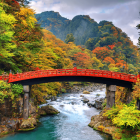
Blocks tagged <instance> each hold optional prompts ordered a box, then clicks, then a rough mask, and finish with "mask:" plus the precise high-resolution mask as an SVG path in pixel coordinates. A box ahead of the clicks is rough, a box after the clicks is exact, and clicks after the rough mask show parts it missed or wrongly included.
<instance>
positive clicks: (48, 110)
mask: <svg viewBox="0 0 140 140" xmlns="http://www.w3.org/2000/svg"><path fill="white" fill-rule="evenodd" d="M58 113H60V112H59V111H58V110H57V109H55V108H54V107H53V106H50V105H46V106H42V107H41V108H39V109H38V114H39V115H41V116H44V115H54V114H58Z"/></svg>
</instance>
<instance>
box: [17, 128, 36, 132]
mask: <svg viewBox="0 0 140 140" xmlns="http://www.w3.org/2000/svg"><path fill="white" fill-rule="evenodd" d="M34 129H35V127H33V128H24V129H23V128H22V129H18V131H20V132H23V131H31V130H34Z"/></svg>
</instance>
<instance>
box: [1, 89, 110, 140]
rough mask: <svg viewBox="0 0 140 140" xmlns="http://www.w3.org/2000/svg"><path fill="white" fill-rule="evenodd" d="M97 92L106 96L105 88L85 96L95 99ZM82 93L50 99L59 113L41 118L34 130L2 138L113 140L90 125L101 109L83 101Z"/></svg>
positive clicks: (24, 139) (19, 139) (14, 139)
mask: <svg viewBox="0 0 140 140" xmlns="http://www.w3.org/2000/svg"><path fill="white" fill-rule="evenodd" d="M97 93H98V94H100V96H102V97H104V96H105V90H103V91H99V90H98V91H95V92H92V93H91V94H90V95H84V96H85V97H86V98H88V99H89V100H94V99H95V97H96V94H97ZM80 95H81V94H76V93H75V94H71V93H70V94H68V93H65V94H62V96H61V97H58V99H57V101H52V102H51V101H48V102H49V104H51V105H53V106H54V107H55V108H56V109H58V110H59V111H60V113H59V114H57V115H54V116H46V117H42V118H40V119H39V121H40V122H41V123H40V124H39V126H38V127H37V128H36V129H35V130H33V131H29V132H20V133H16V134H13V135H9V136H7V137H4V138H1V139H0V140H112V139H111V138H110V136H108V135H106V134H103V133H99V132H98V131H95V130H93V129H92V128H90V127H89V126H88V124H89V122H90V119H91V116H93V115H97V114H99V112H100V111H99V110H97V109H95V108H93V107H92V108H89V107H88V106H87V104H84V103H83V102H82V101H81V98H82V97H80Z"/></svg>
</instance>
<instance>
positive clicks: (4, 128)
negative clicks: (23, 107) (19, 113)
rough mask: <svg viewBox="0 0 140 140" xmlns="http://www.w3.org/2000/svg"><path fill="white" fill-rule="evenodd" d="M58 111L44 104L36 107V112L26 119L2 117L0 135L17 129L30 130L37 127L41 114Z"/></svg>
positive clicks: (54, 113) (52, 113)
mask: <svg viewBox="0 0 140 140" xmlns="http://www.w3.org/2000/svg"><path fill="white" fill-rule="evenodd" d="M34 107H35V106H34ZM30 113H31V110H30ZM58 113H60V112H59V111H58V110H56V109H55V108H54V107H52V106H50V105H46V106H43V107H41V108H38V109H36V113H35V114H34V115H32V116H31V115H30V116H29V118H28V119H27V120H25V119H23V118H9V117H3V118H2V121H1V125H0V137H3V136H6V135H8V134H11V133H16V132H19V131H31V130H33V129H35V128H36V127H37V124H38V122H39V121H38V119H39V118H40V117H41V116H46V115H56V114H58Z"/></svg>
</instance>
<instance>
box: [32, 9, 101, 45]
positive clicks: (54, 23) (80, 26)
mask: <svg viewBox="0 0 140 140" xmlns="http://www.w3.org/2000/svg"><path fill="white" fill-rule="evenodd" d="M35 17H36V18H37V20H38V23H39V24H41V27H43V28H46V29H47V30H49V31H51V32H52V33H53V34H54V35H56V37H58V38H60V39H61V40H63V41H65V39H66V36H67V34H69V33H72V34H73V35H74V37H75V43H76V44H77V45H84V44H85V42H86V41H87V40H88V39H89V38H91V37H96V36H97V33H98V31H99V29H98V23H97V22H95V21H94V20H93V19H91V18H90V17H89V16H88V15H85V16H84V15H78V16H76V17H74V18H73V19H72V20H68V19H66V18H64V17H62V16H61V15H60V14H59V13H58V12H54V11H46V12H42V13H41V14H35Z"/></svg>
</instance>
